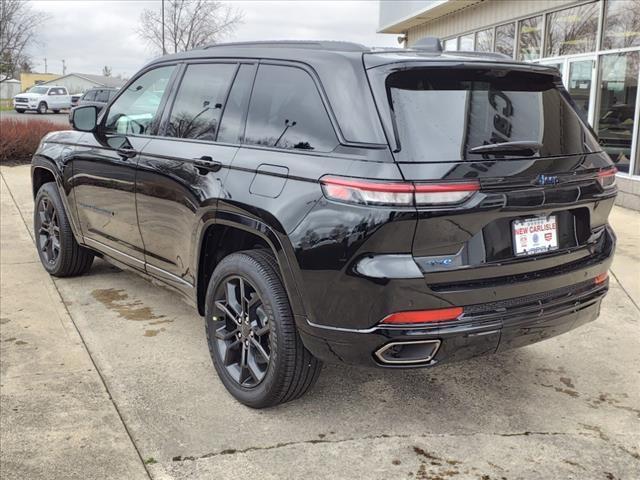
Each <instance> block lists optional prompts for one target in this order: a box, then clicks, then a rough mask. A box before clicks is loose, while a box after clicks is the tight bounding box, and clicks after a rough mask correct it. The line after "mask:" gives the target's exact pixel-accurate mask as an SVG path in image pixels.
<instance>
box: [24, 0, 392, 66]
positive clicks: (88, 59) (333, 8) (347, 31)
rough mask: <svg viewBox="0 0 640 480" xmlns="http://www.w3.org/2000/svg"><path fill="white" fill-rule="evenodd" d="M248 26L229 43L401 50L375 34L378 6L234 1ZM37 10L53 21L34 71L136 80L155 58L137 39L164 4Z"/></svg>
mask: <svg viewBox="0 0 640 480" xmlns="http://www.w3.org/2000/svg"><path fill="white" fill-rule="evenodd" d="M224 3H229V4H230V5H232V6H234V7H235V8H237V9H239V10H241V11H242V12H243V13H244V22H243V23H242V24H241V25H240V26H239V27H238V29H237V30H236V32H235V33H234V34H233V35H232V36H230V37H229V38H227V39H226V40H228V41H246V40H277V39H316V40H347V41H354V42H359V43H363V44H365V45H370V46H398V43H397V40H396V38H397V35H383V34H376V33H375V32H376V29H377V26H378V1H377V0H374V1H367V0H360V1H328V0H324V1H266V0H263V1H259V0H258V1H239V0H238V1H232V2H224ZM31 5H32V7H33V8H34V9H36V10H39V11H43V12H46V13H47V14H48V15H49V17H50V19H49V21H48V22H47V23H46V28H43V29H41V30H40V34H39V45H38V46H37V47H35V48H33V51H32V58H33V63H34V67H35V70H36V71H38V72H44V58H45V57H46V58H47V67H48V68H47V69H48V71H49V72H51V73H62V59H64V60H65V61H66V64H67V73H70V72H80V73H93V74H100V73H101V72H102V67H103V66H104V65H108V66H110V67H111V68H112V73H113V75H118V74H122V75H123V76H125V77H128V76H131V75H133V74H134V73H135V72H136V71H137V70H138V69H139V68H140V67H142V66H143V65H144V64H145V63H146V62H148V61H149V60H151V59H152V58H153V57H154V54H153V52H152V50H151V49H150V48H149V47H148V45H146V44H145V43H144V42H143V41H142V40H141V39H140V38H139V37H138V36H137V35H136V30H137V28H138V22H139V19H140V14H141V13H142V11H143V10H144V9H145V8H155V9H158V10H160V1H159V0H126V1H116V0H94V1H73V0H66V1H65V0H35V1H32V2H31Z"/></svg>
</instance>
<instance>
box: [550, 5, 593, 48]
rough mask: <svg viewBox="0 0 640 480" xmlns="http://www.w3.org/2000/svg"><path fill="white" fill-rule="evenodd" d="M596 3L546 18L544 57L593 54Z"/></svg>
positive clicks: (556, 13)
mask: <svg viewBox="0 0 640 480" xmlns="http://www.w3.org/2000/svg"><path fill="white" fill-rule="evenodd" d="M598 9H599V6H598V4H597V3H589V4H587V5H580V6H579V7H574V8H567V9H566V10H560V11H559V12H554V13H550V14H549V15H548V16H547V32H546V37H547V43H546V47H545V56H547V57H559V56H560V55H571V54H574V53H586V52H593V51H594V50H595V48H596V35H597V32H598Z"/></svg>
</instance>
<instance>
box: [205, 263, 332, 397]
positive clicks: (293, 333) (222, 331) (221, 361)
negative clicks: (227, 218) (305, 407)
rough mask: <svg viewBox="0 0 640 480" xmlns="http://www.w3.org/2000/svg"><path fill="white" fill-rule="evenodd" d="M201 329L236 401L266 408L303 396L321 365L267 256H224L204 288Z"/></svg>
mask: <svg viewBox="0 0 640 480" xmlns="http://www.w3.org/2000/svg"><path fill="white" fill-rule="evenodd" d="M205 319H206V323H205V328H206V333H207V341H208V344H209V351H210V353H211V358H212V360H213V364H214V366H215V368H216V371H217V372H218V376H219V377H220V380H221V381H222V383H223V384H224V386H225V387H226V388H227V390H228V391H229V392H230V393H231V394H232V395H233V396H234V397H235V398H236V399H237V400H238V401H240V402H242V403H244V404H245V405H247V406H249V407H253V408H265V407H270V406H273V405H277V404H280V403H284V402H288V401H290V400H294V399H296V398H298V397H300V396H302V395H303V394H304V393H305V392H307V391H308V390H309V389H310V388H311V387H312V386H313V384H314V383H315V382H316V380H317V378H318V375H319V374H320V370H321V369H322V363H321V362H320V361H319V360H318V359H316V358H315V357H313V356H312V355H311V353H310V352H309V351H308V350H307V349H306V348H305V346H304V345H303V343H302V340H301V339H300V336H299V335H298V332H297V330H296V327H295V323H294V320H293V315H292V313H291V307H290V306H289V301H288V298H287V294H286V292H285V289H284V287H283V285H282V281H281V280H280V276H279V274H278V267H277V263H276V261H275V259H274V257H273V255H271V253H270V252H268V251H265V250H249V251H245V252H239V253H233V254H231V255H229V256H227V257H225V258H224V259H223V260H222V261H221V262H220V263H219V264H218V266H217V267H216V269H215V271H214V272H213V275H212V276H211V279H210V281H209V287H208V289H207V297H206V308H205Z"/></svg>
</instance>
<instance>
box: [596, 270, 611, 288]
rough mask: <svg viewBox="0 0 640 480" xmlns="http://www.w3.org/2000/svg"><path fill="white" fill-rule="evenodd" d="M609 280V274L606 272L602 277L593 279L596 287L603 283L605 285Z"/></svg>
mask: <svg viewBox="0 0 640 480" xmlns="http://www.w3.org/2000/svg"><path fill="white" fill-rule="evenodd" d="M607 278H609V272H604V273H601V274H600V275H598V276H597V277H596V278H594V279H593V283H595V284H596V285H600V284H601V283H604V282H605V281H606V280H607Z"/></svg>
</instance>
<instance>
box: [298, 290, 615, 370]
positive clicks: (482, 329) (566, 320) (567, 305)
mask: <svg viewBox="0 0 640 480" xmlns="http://www.w3.org/2000/svg"><path fill="white" fill-rule="evenodd" d="M607 291H608V281H607V282H605V283H602V284H599V285H595V284H594V283H593V281H588V282H582V283H581V284H578V285H575V286H572V287H570V288H566V289H564V290H563V291H561V292H558V291H552V292H548V294H547V297H549V298H547V299H545V298H542V297H543V296H541V295H532V296H531V297H520V298H518V299H512V302H513V303H516V306H505V305H498V304H504V303H506V302H494V304H485V305H477V307H478V309H477V311H475V312H473V311H472V313H470V314H466V313H465V315H464V316H463V317H462V318H461V319H460V320H458V321H455V322H446V323H441V324H438V325H429V326H424V327H420V328H406V327H395V326H394V327H382V326H376V327H372V328H371V329H366V330H348V329H339V328H337V327H325V326H319V325H315V324H312V323H311V322H309V321H307V320H305V321H304V322H302V321H300V320H301V319H300V320H299V322H298V324H299V327H301V328H300V333H301V335H302V338H303V341H304V344H305V345H306V347H307V348H308V349H309V350H310V351H311V352H312V353H313V354H314V355H315V356H316V357H318V358H321V359H322V360H324V361H329V362H336V361H337V362H343V363H348V364H353V365H365V366H379V367H387V368H399V367H400V368H407V367H430V366H435V365H437V364H440V363H445V362H450V361H456V360H464V359H468V358H472V357H476V356H480V355H485V354H490V353H495V352H498V351H503V350H508V349H511V348H517V347H522V346H526V345H530V344H532V343H536V342H539V341H542V340H546V339H547V338H551V337H554V336H556V335H560V334H562V333H565V332H567V331H569V330H571V329H573V328H576V327H578V326H580V325H583V324H585V323H588V322H591V321H593V320H595V319H596V318H597V317H598V315H599V313H600V303H601V301H602V299H603V297H604V296H605V295H606V293H607ZM485 307H486V308H485ZM483 309H484V310H483ZM301 324H303V325H301ZM396 344H398V345H403V344H411V345H421V344H423V345H424V351H425V354H424V357H422V358H424V359H425V360H424V361H410V362H405V361H402V358H401V357H398V359H399V360H400V361H396V359H393V358H392V357H391V356H389V355H388V353H387V352H388V351H389V348H390V347H393V346H394V345H396ZM414 355H415V354H414ZM412 358H414V359H415V358H420V357H419V356H418V357H415V356H414V357H412Z"/></svg>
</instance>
